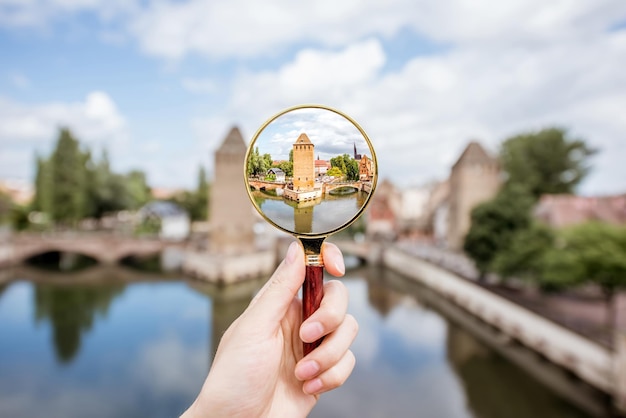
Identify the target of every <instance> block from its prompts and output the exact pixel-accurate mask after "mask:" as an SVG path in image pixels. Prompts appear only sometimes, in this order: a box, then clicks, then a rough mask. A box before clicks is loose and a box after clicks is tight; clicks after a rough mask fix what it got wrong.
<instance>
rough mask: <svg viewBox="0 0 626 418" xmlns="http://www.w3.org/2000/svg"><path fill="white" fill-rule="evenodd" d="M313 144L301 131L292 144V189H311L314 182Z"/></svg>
mask: <svg viewBox="0 0 626 418" xmlns="http://www.w3.org/2000/svg"><path fill="white" fill-rule="evenodd" d="M314 152H315V145H313V143H312V142H311V140H310V139H309V137H308V136H307V135H306V134H305V133H302V134H300V136H299V137H298V139H297V140H296V142H295V144H293V189H294V190H295V191H309V190H313V186H314V182H315V156H314Z"/></svg>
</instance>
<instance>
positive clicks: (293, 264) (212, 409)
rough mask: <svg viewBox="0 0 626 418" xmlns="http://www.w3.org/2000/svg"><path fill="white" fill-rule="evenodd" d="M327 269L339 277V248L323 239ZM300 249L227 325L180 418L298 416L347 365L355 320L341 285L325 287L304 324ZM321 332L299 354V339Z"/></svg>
mask: <svg viewBox="0 0 626 418" xmlns="http://www.w3.org/2000/svg"><path fill="white" fill-rule="evenodd" d="M322 257H323V260H324V264H325V265H326V270H327V271H328V272H329V273H330V274H332V275H333V276H343V274H344V270H345V267H344V263H343V257H342V255H341V251H340V250H339V249H338V248H337V247H336V246H335V245H333V244H330V243H324V245H323V247H322ZM304 271H305V267H304V252H303V250H302V247H301V245H299V244H298V243H297V242H293V243H292V244H291V245H290V246H289V250H288V251H287V255H286V257H285V259H284V260H283V262H282V263H281V264H280V265H279V266H278V268H277V269H276V271H275V272H274V274H273V275H272V277H271V278H270V280H269V281H268V282H267V284H266V285H265V286H264V287H263V288H262V289H261V290H260V291H259V293H258V294H257V295H256V296H255V298H254V299H253V300H252V302H250V305H249V306H248V308H247V309H246V310H245V311H244V313H242V314H241V316H240V317H239V318H237V320H235V322H233V324H232V325H231V326H230V327H229V328H228V330H226V332H225V333H224V336H223V337H222V340H221V342H220V344H219V347H218V349H217V353H216V354H215V358H214V360H213V364H212V366H211V370H210V372H209V375H208V377H207V379H206V381H205V382H204V385H203V387H202V391H201V392H200V395H199V396H198V398H197V399H196V401H195V402H194V403H193V405H191V407H190V408H189V409H188V410H187V411H186V412H185V413H184V414H183V417H186V418H191V417H194V418H196V417H212V418H215V417H229V418H231V417H246V418H247V417H281V418H282V417H290V418H291V417H305V416H306V415H308V413H309V412H310V411H311V409H313V407H314V406H315V403H316V402H317V399H318V397H319V395H320V394H321V393H323V392H326V391H329V390H331V389H334V388H337V387H339V386H341V385H342V384H343V383H344V382H345V380H346V379H347V378H348V376H349V375H350V373H352V369H353V368H354V364H355V358H354V354H352V352H351V351H350V350H349V347H350V345H351V344H352V342H353V341H354V338H355V337H356V334H357V330H358V325H357V322H356V320H355V319H354V317H353V316H352V315H349V314H346V310H347V307H348V292H347V289H346V288H345V286H344V285H343V283H341V282H340V281H337V280H332V281H329V282H327V283H326V284H325V285H324V298H323V299H322V302H321V305H320V308H319V309H318V310H317V311H315V313H313V314H312V315H311V316H310V317H309V318H308V319H307V320H306V321H305V322H304V323H301V322H302V314H301V312H302V302H301V301H300V300H299V299H298V298H297V293H298V290H299V289H300V286H301V285H302V283H303V282H304V274H305V273H304ZM321 337H325V338H324V341H323V342H322V344H321V345H320V346H319V347H317V348H316V349H315V350H313V351H312V352H311V353H309V355H307V356H306V357H305V358H302V342H303V341H305V342H313V341H316V340H318V339H319V338H321Z"/></svg>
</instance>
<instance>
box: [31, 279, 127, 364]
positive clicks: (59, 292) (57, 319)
mask: <svg viewBox="0 0 626 418" xmlns="http://www.w3.org/2000/svg"><path fill="white" fill-rule="evenodd" d="M123 292H124V285H120V284H117V285H103V286H102V285H101V286H88V285H47V284H37V285H35V292H34V304H35V312H34V314H35V320H36V322H41V321H49V322H50V324H51V326H52V341H53V343H54V348H55V353H56V356H57V359H58V360H59V361H60V362H61V363H68V362H69V361H71V360H72V359H73V358H74V356H75V355H76V354H77V353H78V351H79V350H80V345H81V336H82V335H83V334H84V333H86V332H88V331H90V330H91V328H92V327H93V325H94V322H95V321H96V319H97V318H100V319H105V318H106V316H107V313H108V311H109V306H110V305H111V302H112V301H113V300H114V299H115V298H116V297H118V296H120V295H121V294H122V293H123Z"/></svg>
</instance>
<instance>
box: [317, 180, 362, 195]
mask: <svg viewBox="0 0 626 418" xmlns="http://www.w3.org/2000/svg"><path fill="white" fill-rule="evenodd" d="M342 187H347V188H352V189H355V190H356V191H361V190H363V183H361V182H360V181H350V182H336V183H324V193H325V194H328V193H330V192H332V191H333V190H337V189H341V188H342Z"/></svg>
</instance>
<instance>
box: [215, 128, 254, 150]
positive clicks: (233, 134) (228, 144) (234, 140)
mask: <svg viewBox="0 0 626 418" xmlns="http://www.w3.org/2000/svg"><path fill="white" fill-rule="evenodd" d="M246 150H247V147H246V143H245V142H244V140H243V137H242V136H241V132H239V128H238V127H237V126H233V127H232V128H231V130H230V132H229V133H228V135H226V138H224V141H223V142H222V145H220V147H219V148H218V149H217V151H216V153H218V154H245V153H246Z"/></svg>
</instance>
